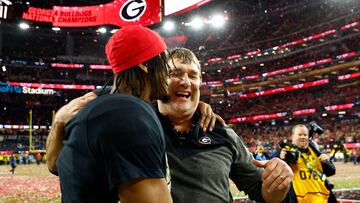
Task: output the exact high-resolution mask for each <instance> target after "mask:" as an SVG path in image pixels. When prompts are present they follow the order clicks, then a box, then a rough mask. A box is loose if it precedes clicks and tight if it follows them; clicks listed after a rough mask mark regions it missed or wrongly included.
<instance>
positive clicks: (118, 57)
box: [105, 25, 166, 73]
mask: <svg viewBox="0 0 360 203" xmlns="http://www.w3.org/2000/svg"><path fill="white" fill-rule="evenodd" d="M165 50H166V44H165V42H164V40H163V39H162V38H161V37H160V35H159V34H158V33H156V32H154V31H152V30H150V29H149V28H146V27H143V26H140V25H131V26H125V27H122V28H121V29H120V30H118V31H117V32H116V33H115V34H114V35H113V36H111V38H110V39H109V41H108V43H107V44H106V47H105V52H106V56H107V59H108V61H109V63H110V66H111V68H112V70H113V73H118V72H121V71H123V70H127V69H129V68H132V67H133V66H136V65H139V64H140V63H142V62H145V61H147V60H149V59H151V58H153V57H155V56H156V55H159V54H160V53H162V52H163V51H165Z"/></svg>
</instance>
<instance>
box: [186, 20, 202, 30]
mask: <svg viewBox="0 0 360 203" xmlns="http://www.w3.org/2000/svg"><path fill="white" fill-rule="evenodd" d="M185 25H186V24H185ZM189 25H190V26H191V27H193V28H194V29H201V28H202V27H203V25H204V22H203V20H202V19H201V18H200V17H195V18H194V19H193V20H192V21H191V22H190V23H189Z"/></svg>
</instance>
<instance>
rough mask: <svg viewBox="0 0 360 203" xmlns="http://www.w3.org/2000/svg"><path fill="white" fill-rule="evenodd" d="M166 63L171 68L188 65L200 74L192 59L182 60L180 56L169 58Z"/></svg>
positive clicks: (180, 67)
mask: <svg viewBox="0 0 360 203" xmlns="http://www.w3.org/2000/svg"><path fill="white" fill-rule="evenodd" d="M168 64H169V67H170V69H171V70H174V69H182V68H183V67H184V65H188V66H190V67H191V69H192V70H193V71H195V72H199V74H200V67H199V66H198V65H197V64H196V63H195V62H193V61H188V60H182V59H181V58H169V59H168Z"/></svg>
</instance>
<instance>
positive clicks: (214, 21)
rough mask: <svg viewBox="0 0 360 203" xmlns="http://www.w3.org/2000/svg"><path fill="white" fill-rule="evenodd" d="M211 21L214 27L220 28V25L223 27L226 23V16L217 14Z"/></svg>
mask: <svg viewBox="0 0 360 203" xmlns="http://www.w3.org/2000/svg"><path fill="white" fill-rule="evenodd" d="M210 23H211V24H212V25H213V26H214V27H216V28H220V27H223V26H224V24H225V18H224V16H222V15H215V16H214V17H213V18H212V19H211V21H210Z"/></svg>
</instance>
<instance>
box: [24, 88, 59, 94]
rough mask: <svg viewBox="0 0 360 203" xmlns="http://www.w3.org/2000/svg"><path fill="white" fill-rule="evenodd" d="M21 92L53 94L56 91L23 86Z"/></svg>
mask: <svg viewBox="0 0 360 203" xmlns="http://www.w3.org/2000/svg"><path fill="white" fill-rule="evenodd" d="M23 93H24V94H44V95H54V94H55V93H56V91H55V90H53V89H42V88H30V87H23Z"/></svg>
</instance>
